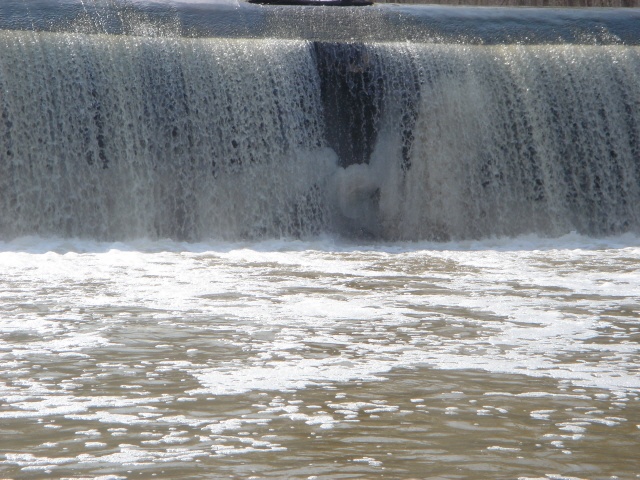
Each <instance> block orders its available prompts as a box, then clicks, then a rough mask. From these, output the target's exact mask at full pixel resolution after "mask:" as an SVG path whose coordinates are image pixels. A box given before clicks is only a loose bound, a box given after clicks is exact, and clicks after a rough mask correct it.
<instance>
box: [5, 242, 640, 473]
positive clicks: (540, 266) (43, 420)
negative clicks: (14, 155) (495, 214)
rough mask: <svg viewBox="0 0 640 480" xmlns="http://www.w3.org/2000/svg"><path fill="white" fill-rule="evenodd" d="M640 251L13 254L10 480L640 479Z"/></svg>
mask: <svg viewBox="0 0 640 480" xmlns="http://www.w3.org/2000/svg"><path fill="white" fill-rule="evenodd" d="M639 245H640V239H638V237H637V236H634V235H630V234H626V235H622V236H617V237H610V238H604V239H593V238H589V237H584V236H580V235H576V234H570V235H566V236H564V237H562V238H558V239H544V238H540V237H535V236H533V237H518V238H515V239H493V240H484V241H466V242H456V243H425V242H422V243H395V244H371V245H366V244H352V243H347V242H344V241H338V240H335V239H333V238H330V237H322V238H318V239H317V240H314V241H306V242H302V241H286V240H277V241H276V240H274V241H270V242H259V243H237V242H236V243H206V244H205V243H191V244H189V243H177V242H171V241H153V242H151V241H138V242H130V243H102V242H91V241H81V240H64V239H55V238H47V239H45V238H37V237H27V238H21V239H16V240H13V241H7V242H3V243H2V244H0V272H1V273H0V320H1V321H0V419H1V420H0V475H1V476H3V477H7V478H96V477H97V478H104V479H106V478H109V479H112V478H113V479H115V478H151V477H158V478H223V477H224V478H332V479H333V478H336V479H338V478H340V479H350V478H367V479H373V478H439V479H442V478H447V479H449V478H451V479H453V478H487V479H488V478H492V479H496V478H522V479H533V478H536V479H538V478H552V479H574V478H584V479H600V478H607V479H609V478H621V479H631V478H640V476H639V475H638V472H639V471H640V461H639V460H638V456H637V452H638V445H639V442H638V439H639V434H640V430H639V429H640V396H639V394H640V375H639V373H640V368H639V364H640V363H639V362H640V352H639V350H638V340H640V331H639V327H640V324H639V322H638V318H639V317H640V246H639Z"/></svg>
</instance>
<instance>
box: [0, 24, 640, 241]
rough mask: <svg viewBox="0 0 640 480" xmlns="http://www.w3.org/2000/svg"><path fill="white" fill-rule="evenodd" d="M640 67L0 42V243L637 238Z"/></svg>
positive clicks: (509, 55)
mask: <svg viewBox="0 0 640 480" xmlns="http://www.w3.org/2000/svg"><path fill="white" fill-rule="evenodd" d="M638 112H640V50H639V49H638V47H633V46H619V45H599V46H586V45H567V44H563V45H506V46H505V45H494V46H483V45H465V44H429V43H411V44H409V43H391V42H390V43H385V42H378V43H359V44H358V43H340V44H332V43H325V42H311V41H306V40H274V39H251V40H249V39H228V38H227V39H221V38H218V39H216V38H210V39H202V38H200V39H186V38H178V37H176V38H150V37H139V36H126V35H120V36H116V35H89V34H72V33H45V32H18V31H8V30H5V31H2V32H0V116H1V118H0V212H2V213H1V214H0V236H2V237H3V238H14V237H17V236H22V235H30V234H39V235H52V234H53V235H61V236H79V237H92V238H98V239H107V240H110V239H123V238H138V237H150V238H164V237H171V238H175V239H187V240H200V239H206V238H226V239H238V238H263V237H278V236H303V237H305V236H308V235H314V234H317V233H320V232H334V233H338V234H343V235H347V236H356V237H362V236H365V237H368V238H369V237H372V238H380V239H449V238H454V239H455V238H457V239H464V238H481V237H486V236H491V235H517V234H521V233H530V232H535V233H540V234H551V235H559V234H563V233H566V232H569V231H572V230H577V231H579V232H582V233H587V234H595V235H601V234H609V233H617V232H624V231H638V229H639V227H640V207H639V205H640V140H639V139H640V116H639V113H638Z"/></svg>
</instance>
